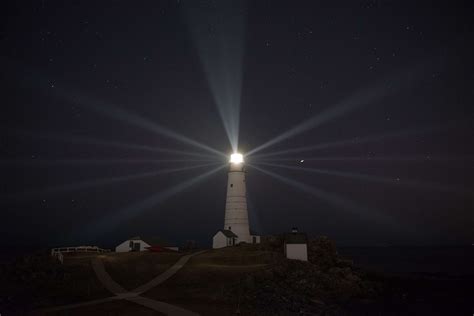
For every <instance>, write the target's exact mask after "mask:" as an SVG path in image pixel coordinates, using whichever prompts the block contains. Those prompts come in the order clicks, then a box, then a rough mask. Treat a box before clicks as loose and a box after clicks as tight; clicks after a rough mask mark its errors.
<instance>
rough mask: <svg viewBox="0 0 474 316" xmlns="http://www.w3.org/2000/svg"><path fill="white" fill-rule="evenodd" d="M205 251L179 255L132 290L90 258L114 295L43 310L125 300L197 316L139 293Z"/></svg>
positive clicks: (183, 315) (178, 315) (176, 315)
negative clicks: (116, 280)
mask: <svg viewBox="0 0 474 316" xmlns="http://www.w3.org/2000/svg"><path fill="white" fill-rule="evenodd" d="M203 252H205V250H204V251H200V252H196V253H193V254H190V255H186V256H183V257H181V258H180V259H179V260H178V261H177V262H176V263H175V264H174V265H173V266H171V267H170V268H169V269H168V270H166V271H165V272H163V273H162V274H160V275H158V276H157V277H155V278H154V279H152V280H151V281H149V282H148V283H145V284H143V285H141V286H139V287H137V288H135V289H134V290H132V291H130V292H129V291H127V290H126V289H124V288H123V287H122V286H121V285H120V284H118V283H117V282H115V281H114V280H113V279H112V277H111V276H110V275H109V274H108V273H107V271H106V270H105V267H104V264H103V262H102V261H101V260H100V259H97V258H96V259H93V260H92V268H93V270H94V272H95V274H96V275H97V278H98V279H99V281H100V282H101V283H102V284H103V285H104V287H105V288H106V289H107V290H109V291H110V292H111V293H113V294H114V295H115V296H112V297H108V298H105V299H100V300H94V301H89V302H84V303H78V304H71V305H64V306H58V307H54V308H51V309H48V310H45V312H57V311H61V310H67V309H71V308H79V307H84V306H91V305H95V304H101V303H105V302H111V301H115V300H127V301H129V302H133V303H136V304H138V305H141V306H144V307H147V308H150V309H152V310H154V311H157V312H160V313H163V314H165V315H172V316H198V315H199V314H197V313H194V312H192V311H189V310H186V309H184V308H181V307H179V306H175V305H171V304H168V303H164V302H160V301H156V300H153V299H150V298H147V297H143V296H140V294H142V293H144V292H146V291H148V290H150V289H152V288H154V287H155V286H157V285H159V284H161V283H163V282H165V281H166V280H168V279H169V278H170V277H172V276H173V275H174V274H175V273H176V272H178V271H179V270H180V269H181V268H182V267H183V266H184V265H185V264H186V263H187V262H188V261H189V259H191V257H193V256H196V255H200V254H201V253H203Z"/></svg>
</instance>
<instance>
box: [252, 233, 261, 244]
mask: <svg viewBox="0 0 474 316" xmlns="http://www.w3.org/2000/svg"><path fill="white" fill-rule="evenodd" d="M251 237H252V238H250V242H251V243H253V237H255V239H256V240H255V241H256V242H255V243H256V244H259V243H260V236H258V235H252V236H251Z"/></svg>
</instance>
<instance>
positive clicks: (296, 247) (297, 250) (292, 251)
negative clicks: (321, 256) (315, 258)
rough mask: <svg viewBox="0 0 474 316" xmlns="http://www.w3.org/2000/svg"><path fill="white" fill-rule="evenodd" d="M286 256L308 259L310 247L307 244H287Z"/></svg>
mask: <svg viewBox="0 0 474 316" xmlns="http://www.w3.org/2000/svg"><path fill="white" fill-rule="evenodd" d="M286 257H287V258H288V259H296V260H303V261H308V247H307V245H306V244H286Z"/></svg>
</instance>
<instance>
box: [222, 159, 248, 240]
mask: <svg viewBox="0 0 474 316" xmlns="http://www.w3.org/2000/svg"><path fill="white" fill-rule="evenodd" d="M224 229H225V230H230V231H232V232H233V233H234V234H236V235H237V237H238V238H237V242H241V241H245V242H248V243H250V242H251V238H250V227H249V214H248V211H247V190H246V188H245V169H244V159H243V157H242V155H241V154H232V155H231V156H230V168H229V174H228V180H227V199H226V202H225V219H224Z"/></svg>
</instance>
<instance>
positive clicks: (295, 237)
mask: <svg viewBox="0 0 474 316" xmlns="http://www.w3.org/2000/svg"><path fill="white" fill-rule="evenodd" d="M307 242H308V236H306V234H305V233H287V234H285V243H286V244H306V243H307Z"/></svg>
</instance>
